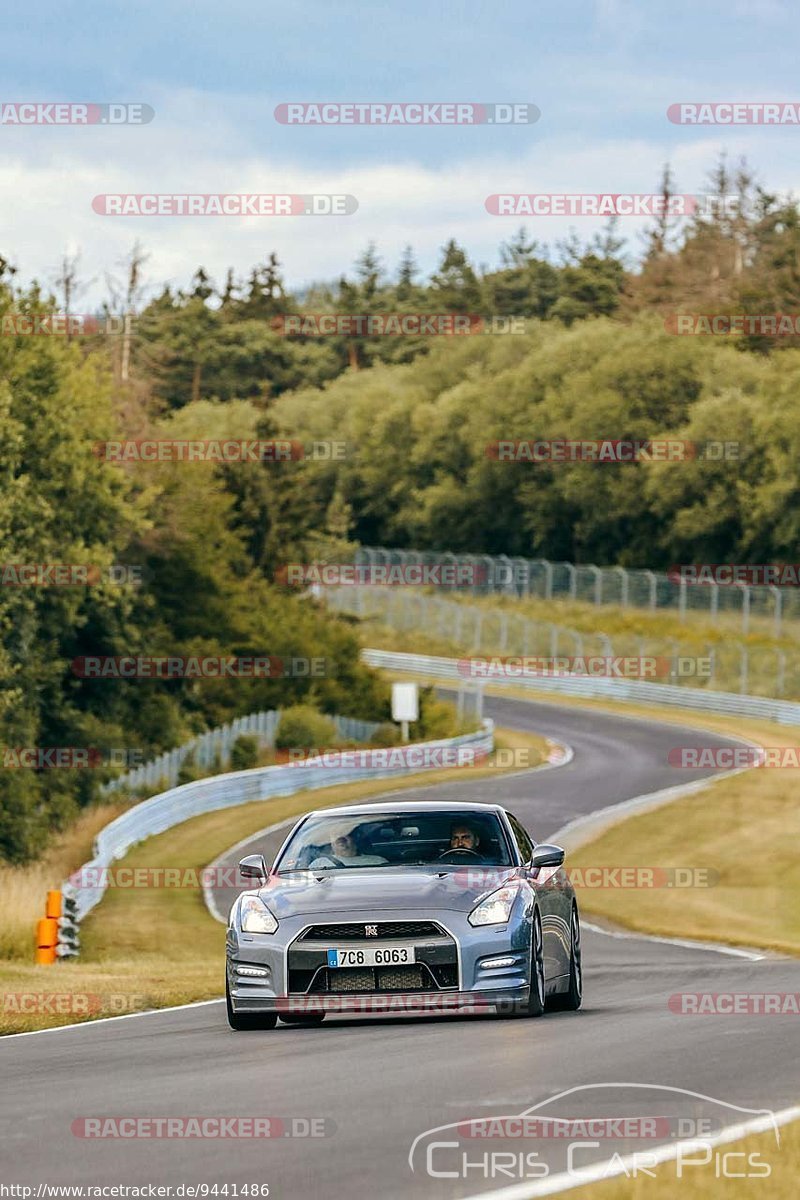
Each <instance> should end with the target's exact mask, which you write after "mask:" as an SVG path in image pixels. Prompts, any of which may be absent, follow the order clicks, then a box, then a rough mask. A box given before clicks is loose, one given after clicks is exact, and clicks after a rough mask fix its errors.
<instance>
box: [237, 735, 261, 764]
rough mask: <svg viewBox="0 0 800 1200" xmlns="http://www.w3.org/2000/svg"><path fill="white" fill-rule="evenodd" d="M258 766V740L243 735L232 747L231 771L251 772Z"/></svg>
mask: <svg viewBox="0 0 800 1200" xmlns="http://www.w3.org/2000/svg"><path fill="white" fill-rule="evenodd" d="M255 766H258V739H257V738H254V737H253V735H252V734H250V733H243V734H242V735H241V736H240V737H238V738H237V739H236V741H235V742H234V743H233V745H232V746H231V770H232V771H249V770H250V768H251V767H255Z"/></svg>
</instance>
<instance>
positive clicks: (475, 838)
mask: <svg viewBox="0 0 800 1200" xmlns="http://www.w3.org/2000/svg"><path fill="white" fill-rule="evenodd" d="M480 844H481V839H480V835H479V834H478V831H477V829H473V828H472V826H471V825H465V824H464V823H463V822H459V824H457V825H454V826H453V828H452V829H451V830H450V849H451V850H472V851H474V852H477V850H478V846H480Z"/></svg>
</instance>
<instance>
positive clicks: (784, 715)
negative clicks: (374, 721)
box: [361, 650, 800, 725]
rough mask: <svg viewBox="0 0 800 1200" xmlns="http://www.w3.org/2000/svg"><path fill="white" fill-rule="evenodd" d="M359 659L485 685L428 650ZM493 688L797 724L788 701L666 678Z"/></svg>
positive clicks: (519, 680) (510, 683)
mask: <svg viewBox="0 0 800 1200" xmlns="http://www.w3.org/2000/svg"><path fill="white" fill-rule="evenodd" d="M361 657H362V660H363V661H364V662H365V663H366V664H367V665H368V666H370V667H380V668H382V669H383V670H386V671H411V672H413V673H414V674H415V675H423V676H425V677H428V678H433V679H447V680H449V681H451V682H454V683H459V684H461V685H462V686H468V687H472V688H474V687H475V686H478V687H483V686H485V684H484V683H483V682H482V681H477V680H475V679H474V678H468V677H466V676H465V675H464V674H463V673H462V672H461V671H460V670H459V665H458V664H459V659H457V658H440V657H438V656H436V655H432V654H400V653H396V652H394V651H391V650H362V652H361ZM486 683H487V684H489V685H490V686H492V687H503V686H505V687H517V688H524V689H526V690H530V691H546V692H556V693H561V694H562V695H566V696H583V697H586V698H589V699H592V700H622V701H625V700H627V701H629V702H632V703H635V704H666V705H671V706H674V707H676V708H687V709H692V710H694V711H697V712H713V713H722V714H730V715H733V716H743V717H756V718H758V719H760V720H763V721H775V722H777V723H778V724H779V725H800V704H794V703H792V702H790V701H787V700H768V699H765V698H764V697H762V696H740V695H738V694H737V693H736V692H710V691H700V690H698V689H692V688H681V687H672V686H671V685H670V684H668V683H644V682H641V681H640V680H627V679H625V680H622V679H606V678H595V679H591V678H586V677H583V676H581V677H580V678H570V677H566V678H565V677H564V676H551V675H531V674H529V675H525V674H520V675H518V676H515V677H509V676H505V677H504V676H499V677H494V676H493V677H492V678H491V679H488V680H487V681H486Z"/></svg>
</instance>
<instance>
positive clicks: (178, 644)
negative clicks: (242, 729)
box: [0, 163, 800, 860]
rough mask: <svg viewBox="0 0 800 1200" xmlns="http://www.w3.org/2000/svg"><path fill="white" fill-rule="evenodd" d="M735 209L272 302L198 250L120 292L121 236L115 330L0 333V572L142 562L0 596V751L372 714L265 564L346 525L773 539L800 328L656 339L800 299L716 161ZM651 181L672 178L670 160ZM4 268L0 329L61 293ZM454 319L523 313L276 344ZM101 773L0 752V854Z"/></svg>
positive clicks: (342, 628)
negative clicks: (268, 449)
mask: <svg viewBox="0 0 800 1200" xmlns="http://www.w3.org/2000/svg"><path fill="white" fill-rule="evenodd" d="M713 188H714V189H715V190H716V191H717V192H718V193H719V194H720V195H723V194H724V195H730V194H731V193H735V194H737V195H738V196H739V204H738V206H737V209H736V211H735V212H734V213H733V214H732V215H731V214H730V213H729V212H725V211H723V210H722V209H720V211H719V213H718V214H717V215H713V214H712V215H711V216H707V217H698V218H693V219H690V220H688V221H683V222H681V223H680V224H679V225H674V223H673V222H671V221H668V220H665V221H663V222H660V223H658V224H656V225H655V226H654V227H653V228H652V229H650V230H649V231H648V233H647V235H646V237H645V239H644V241H643V243H642V245H641V247H639V250H640V253H639V256H638V259H636V258H635V256H636V248H634V249H633V250H631V249H626V247H625V246H624V244H623V242H622V239H621V238H620V236H619V234H618V230H617V229H615V228H614V227H613V226H612V227H610V228H609V229H608V230H607V231H606V232H605V233H604V234H603V235H602V236H598V237H595V238H594V239H593V240H592V242H591V243H590V244H588V245H582V244H580V243H579V242H578V241H577V239H574V238H573V239H572V240H570V241H568V242H567V243H566V244H563V245H561V246H559V247H557V248H556V250H555V252H554V253H553V254H552V255H551V254H550V253H548V252H546V251H545V250H544V249H543V248H542V247H541V246H540V245H539V244H537V243H536V241H534V240H533V239H532V237H531V236H530V235H529V234H528V233H527V232H526V231H525V230H519V231H518V232H517V233H515V234H513V235H512V236H511V238H510V240H509V241H507V242H506V243H505V244H504V245H503V247H502V248H501V252H500V265H499V266H498V267H497V268H496V269H493V270H489V269H485V268H479V267H477V266H475V265H474V264H472V263H471V262H470V261H469V257H468V255H467V253H466V251H465V249H464V248H463V247H461V246H459V245H458V244H457V243H456V242H455V241H454V240H451V241H448V243H447V244H446V245H445V246H444V247H443V248H442V252H441V261H440V263H439V266H438V268H437V269H436V271H435V272H434V273H433V275H432V276H431V278H430V279H428V280H427V281H424V280H422V279H420V273H419V271H418V270H417V268H416V265H415V260H414V255H413V252H412V251H411V250H410V249H409V250H408V251H407V252H406V253H405V254H404V256H403V258H402V261H401V263H400V266H399V269H398V270H397V271H396V272H395V273H394V275H392V276H390V275H388V274H387V273H386V272H385V271H384V269H383V266H382V263H381V260H380V257H379V253H378V249H377V248H376V247H374V246H369V247H367V248H366V250H365V251H364V253H363V255H362V256H361V257H360V259H359V261H358V262H357V263H356V265H355V269H354V271H353V272H352V273H351V275H349V276H347V275H345V276H343V277H342V278H341V279H340V280H339V281H338V282H336V283H332V284H324V285H323V284H320V285H317V286H315V287H313V288H310V289H308V290H307V291H306V293H305V294H304V295H303V296H302V297H300V296H292V295H290V294H288V293H287V290H286V287H285V284H284V282H283V278H282V270H281V266H280V264H279V262H278V260H277V258H276V256H275V255H274V254H273V255H271V256H270V257H269V258H268V260H267V261H266V262H265V263H264V264H261V265H257V266H256V267H255V268H254V269H253V270H252V272H251V274H250V276H249V278H248V279H247V280H246V281H245V282H244V283H243V284H239V283H237V281H236V280H235V279H234V278H233V276H232V275H231V274H229V276H228V279H227V280H226V281H225V282H224V283H222V284H221V285H217V284H216V283H215V282H214V281H212V280H211V279H209V277H208V275H207V273H206V271H205V270H204V269H203V268H199V269H198V270H197V272H196V274H195V275H194V278H193V280H192V282H191V284H190V285H189V286H188V287H187V288H186V290H185V291H175V290H172V289H169V288H167V289H164V290H163V291H161V292H160V293H159V294H158V295H157V296H156V297H155V298H154V299H151V300H149V301H148V302H144V301H143V299H142V297H143V295H144V292H145V288H146V285H145V280H146V269H147V261H146V253H145V251H143V250H142V248H140V247H138V246H137V247H136V248H135V249H134V251H133V252H132V254H131V257H130V261H129V263H128V267H127V275H126V278H125V279H124V280H123V282H122V283H121V284H120V285H119V286H117V287H115V288H114V289H113V290H112V295H111V296H110V298H109V302H108V311H109V312H111V313H115V314H117V315H119V314H125V313H132V314H133V319H132V320H131V322H130V325H129V336H123V335H116V336H109V337H102V336H91V337H73V338H72V339H67V338H56V337H50V338H43V337H26V336H3V337H0V424H1V425H2V430H1V431H0V462H1V463H2V474H3V485H4V486H3V489H2V493H1V494H0V539H1V540H2V547H3V549H2V560H3V562H4V563H31V562H62V563H63V562H66V563H91V564H94V565H96V566H98V567H100V568H106V567H108V566H109V564H112V563H131V564H139V565H141V566H142V567H143V570H144V579H143V582H142V584H141V585H139V586H135V585H127V586H120V585H118V584H114V585H112V584H100V585H96V586H91V587H84V588H75V587H63V588H61V587H36V588H35V587H8V586H7V587H3V588H2V589H0V705H2V709H1V710H0V727H1V728H2V733H1V734H0V736H1V737H2V744H3V746H5V747H28V746H50V745H58V746H70V745H72V746H92V747H97V748H100V749H103V748H104V747H120V746H133V747H137V748H144V749H145V750H147V751H148V752H156V751H160V750H161V749H164V748H169V747H171V746H173V745H176V744H178V743H179V742H180V741H182V740H184V739H185V738H186V737H187V736H190V735H191V734H192V733H194V732H197V731H199V730H201V729H203V728H206V727H209V726H212V725H214V724H218V723H220V722H223V721H226V720H229V719H230V718H231V717H232V716H235V715H238V714H241V713H244V712H249V711H253V710H255V709H258V708H260V707H272V706H277V705H285V704H287V703H294V702H300V701H302V702H307V701H308V702H311V703H313V704H316V705H317V706H318V707H319V708H321V709H323V710H326V711H339V712H343V713H349V714H352V715H355V716H364V717H370V718H374V719H381V718H383V717H384V716H385V715H386V714H387V712H388V710H387V699H386V689H385V685H383V684H382V683H380V682H379V681H378V680H377V679H376V677H375V676H374V675H373V674H372V673H370V672H369V671H367V670H366V669H365V668H363V667H360V666H359V665H358V661H357V637H356V632H355V631H354V629H353V627H352V626H351V625H349V624H348V623H346V622H343V621H340V620H336V619H334V618H332V617H329V616H328V615H327V614H326V613H325V611H324V609H322V608H320V607H318V606H317V605H316V604H315V603H313V602H311V601H309V600H308V599H298V598H297V597H295V596H293V595H291V594H290V593H289V592H288V590H287V589H286V588H284V587H282V586H281V585H280V583H277V582H275V578H276V572H277V568H278V567H280V566H281V565H282V564H284V563H286V562H289V561H296V560H306V561H307V560H315V559H318V558H334V557H339V556H342V555H347V554H351V553H352V549H353V545H354V544H355V543H357V542H361V543H364V544H389V545H397V546H413V547H418V548H430V549H442V550H444V549H451V550H462V551H472V552H478V551H482V552H488V553H495V554H496V553H508V554H519V555H527V556H531V557H533V556H544V557H549V558H553V559H561V560H570V561H591V562H597V563H599V564H604V565H605V564H613V563H619V564H622V565H629V566H645V567H651V568H663V567H665V566H667V565H669V564H670V563H673V562H680V561H686V560H690V561H691V560H694V561H698V560H705V561H712V562H722V561H756V562H768V561H780V560H787V559H788V560H793V559H796V556H797V545H798V533H799V532H800V529H798V522H799V521H800V504H798V488H799V485H798V477H797V461H798V443H799V442H800V419H798V418H799V417H800V401H799V400H798V396H800V387H798V384H800V353H798V346H799V343H798V338H797V337H796V336H794V337H775V338H770V337H766V336H763V335H759V336H743V335H739V336H736V337H730V338H725V337H678V336H674V335H672V334H671V333H669V332H668V331H667V329H666V328H665V321H666V320H667V318H668V317H669V314H670V313H674V312H676V311H682V312H687V311H689V312H695V313H715V312H747V313H775V312H786V313H798V312H800V218H799V216H798V210H797V208H796V206H795V205H794V204H793V203H787V202H785V201H778V200H777V199H776V198H775V197H774V196H771V195H769V194H768V193H766V192H765V191H764V190H763V189H761V188H759V187H756V186H755V184H754V182H753V180H752V178H751V176H750V174H749V172H748V171H747V169H746V168H745V167H744V166H742V167H739V168H737V169H736V170H735V171H732V172H731V171H729V170H728V168H727V167H726V166H725V164H724V163H723V164H721V165H720V166H719V168H718V169H717V171H716V173H715V177H714V182H713ZM662 189H663V190H664V191H665V192H666V193H670V192H672V191H674V190H676V189H675V188H674V186H673V183H672V180H671V178H670V176H669V172H665V175H664V179H663V180H662ZM3 249H4V251H5V253H6V254H7V255H9V251H10V249H11V248H9V247H4V248H3ZM80 288H81V281H80V272H79V264H78V263H76V261H75V260H69V259H65V260H64V262H63V263H62V266H61V268H60V270H59V274H58V281H57V284H56V287H55V294H54V295H50V294H49V293H48V292H47V290H46V289H44V288H41V287H39V286H36V285H34V286H33V287H28V288H21V287H20V286H19V285H18V284H17V283H16V281H15V274H14V270H13V268H12V266H11V263H10V258H7V259H2V258H0V320H2V318H3V316H4V315H6V314H9V313H14V312H16V313H46V312H54V311H62V312H63V311H73V312H74V311H80V309H81V304H80V302H79V296H80ZM340 311H342V312H349V313H359V314H360V313H381V312H383V313H394V312H407V313H410V312H435V313H439V312H454V313H469V314H481V315H484V316H487V315H488V316H493V315H497V316H502V315H513V316H522V317H525V318H528V322H527V325H526V330H525V332H524V333H523V334H516V335H506V336H499V335H495V336H492V335H486V334H480V335H476V336H470V337H451V338H443V337H434V338H431V337H427V338H426V337H423V336H420V337H416V338H411V337H386V338H378V337H372V338H362V339H354V338H339V337H320V338H309V337H300V336H292V337H286V336H282V335H281V334H280V333H278V332H276V330H275V328H274V325H273V322H274V319H275V318H276V317H279V316H280V315H282V314H286V313H298V312H306V313H320V312H340ZM278 434H281V435H284V436H287V437H292V438H299V439H301V440H302V439H309V438H336V439H343V440H344V441H345V442H346V443H347V453H346V455H345V457H344V458H343V459H341V460H331V461H323V462H313V461H308V460H305V461H299V462H284V463H245V464H235V463H228V464H225V465H214V464H211V463H198V464H192V465H186V464H178V463H175V464H153V465H147V464H142V463H137V464H129V465H122V466H120V465H116V464H111V463H107V462H104V461H102V460H100V459H98V458H97V456H96V455H93V454H92V452H91V447H92V445H93V444H94V443H96V442H97V441H100V440H104V439H107V438H109V437H112V436H116V437H119V436H126V437H131V438H133V437H142V436H145V435H148V436H149V435H152V436H158V437H162V438H185V437H202V438H214V437H237V438H238V437H252V436H262V437H271V436H275V435H278ZM666 434H669V435H670V436H674V437H682V438H687V439H691V440H694V441H698V442H702V441H705V440H707V439H719V438H721V437H724V438H725V439H728V440H736V441H738V442H739V443H740V446H741V456H740V459H739V460H738V461H736V462H731V461H724V460H723V461H713V462H707V461H703V460H696V461H689V462H684V463H675V464H659V463H651V464H645V463H636V464H627V465H619V466H609V465H604V464H590V463H572V464H567V465H535V466H534V465H532V464H530V463H501V462H497V461H493V460H492V458H491V457H489V456H487V451H486V447H487V444H489V443H491V442H492V441H494V440H497V439H499V438H523V439H527V438H552V437H575V438H598V437H614V438H640V439H648V438H653V437H657V436H663V435H666ZM137 653H141V654H149V655H154V654H171V655H175V654H201V653H202V654H219V655H222V654H238V655H244V654H263V653H271V654H276V655H304V656H311V655H314V656H324V657H326V658H328V659H329V660H330V662H331V663H332V669H331V671H330V672H329V674H327V675H326V676H325V677H324V678H323V679H308V678H297V679H288V680H287V679H283V680H252V681H248V682H247V684H246V685H243V684H241V683H234V682H231V681H227V682H212V681H207V680H206V681H202V682H198V681H174V682H169V683H163V682H158V681H152V682H143V681H136V682H127V683H112V682H110V681H87V680H82V679H79V678H77V677H76V676H75V674H74V672H73V671H71V669H70V662H71V661H72V660H73V659H74V658H76V657H78V656H80V655H83V654H108V655H112V654H137ZM101 778H102V773H101V772H94V771H89V772H87V771H83V772H81V771H77V770H76V771H65V770H58V771H49V772H48V771H46V770H42V771H30V770H5V771H3V772H0V857H7V858H9V859H12V860H21V859H24V858H26V857H28V856H30V855H32V854H34V853H35V852H37V850H38V849H39V848H40V846H41V840H42V838H43V837H44V836H45V834H46V832H47V831H48V830H49V829H51V828H53V827H57V826H58V825H59V824H60V823H62V822H63V821H65V820H67V819H69V817H70V816H71V815H72V814H73V813H74V811H75V809H76V806H78V805H82V804H87V803H90V802H91V801H92V800H93V799H94V798H96V796H97V790H98V786H99V782H100V779H101Z"/></svg>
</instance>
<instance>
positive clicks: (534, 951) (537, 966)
mask: <svg viewBox="0 0 800 1200" xmlns="http://www.w3.org/2000/svg"><path fill="white" fill-rule="evenodd" d="M544 993H545V978H544V940H543V938H542V918H541V914H540V912H539V910H538V908H537V909H536V910H535V912H534V914H533V923H532V925H531V970H530V990H529V994H528V999H527V1001H520V1000H512V1001H511V1002H510V1003H509V1004H508V1005H507V1006H506V1005H505V1004H503V1005H498V1008H497V1015H498V1016H499V1017H541V1015H542V1014H543V1012H544V1009H545V998H544Z"/></svg>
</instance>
